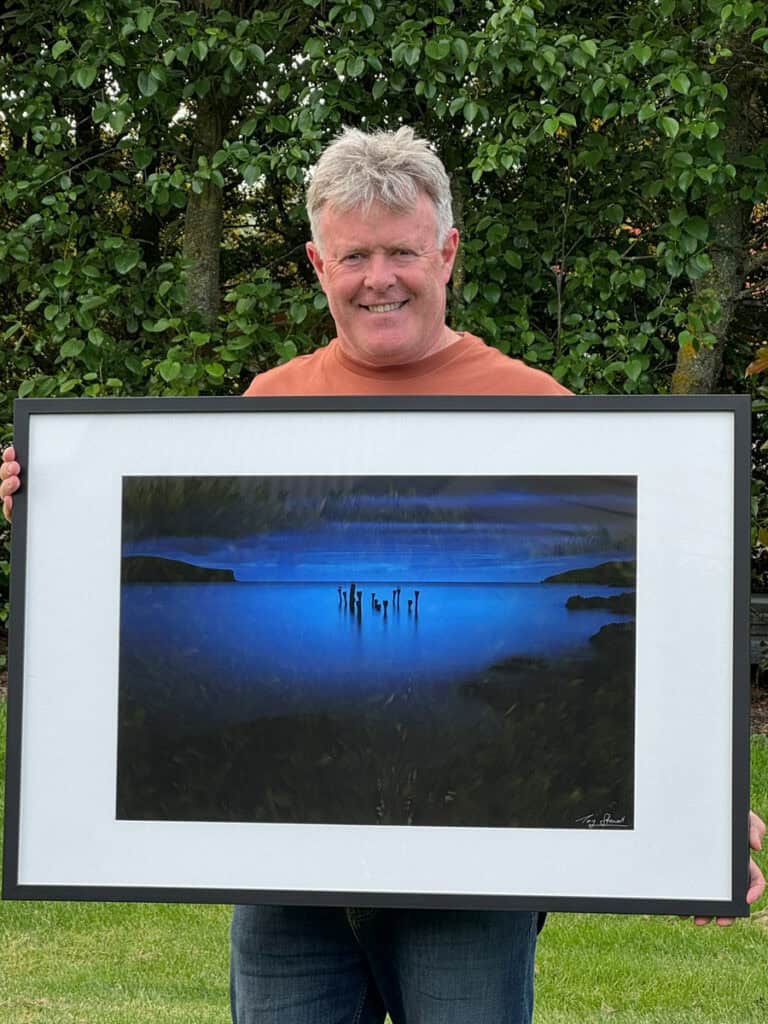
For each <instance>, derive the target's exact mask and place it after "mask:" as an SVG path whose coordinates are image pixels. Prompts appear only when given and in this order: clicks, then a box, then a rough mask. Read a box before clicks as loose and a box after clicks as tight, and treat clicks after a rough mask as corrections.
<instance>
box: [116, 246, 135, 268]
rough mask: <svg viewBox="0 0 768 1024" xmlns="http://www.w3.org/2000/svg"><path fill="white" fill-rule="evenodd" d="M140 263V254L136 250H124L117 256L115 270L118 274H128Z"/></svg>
mask: <svg viewBox="0 0 768 1024" xmlns="http://www.w3.org/2000/svg"><path fill="white" fill-rule="evenodd" d="M138 262H139V253H138V250H136V249H124V250H123V251H122V252H119V253H118V254H117V255H116V256H115V270H116V271H117V272H118V274H127V273H129V272H130V271H131V270H133V268H134V267H135V266H136V264H137V263H138Z"/></svg>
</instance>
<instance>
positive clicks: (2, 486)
mask: <svg viewBox="0 0 768 1024" xmlns="http://www.w3.org/2000/svg"><path fill="white" fill-rule="evenodd" d="M20 473H21V466H20V465H19V463H18V462H17V461H16V451H15V450H14V448H13V445H9V446H8V448H6V449H5V451H4V452H3V455H2V459H0V501H1V502H2V509H3V515H4V516H5V518H6V519H7V520H8V522H10V521H11V516H12V513H13V498H12V497H11V495H12V494H15V493H16V491H18V489H19V487H20V486H21V481H20V480H19V475H20Z"/></svg>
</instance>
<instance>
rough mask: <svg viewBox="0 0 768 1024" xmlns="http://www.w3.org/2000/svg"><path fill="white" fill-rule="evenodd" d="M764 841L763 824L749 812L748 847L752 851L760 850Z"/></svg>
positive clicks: (753, 813) (752, 812)
mask: <svg viewBox="0 0 768 1024" xmlns="http://www.w3.org/2000/svg"><path fill="white" fill-rule="evenodd" d="M763 839H765V822H764V821H762V819H760V818H758V816H757V815H756V814H755V812H754V811H750V812H749V845H750V847H751V849H753V850H762V848H763Z"/></svg>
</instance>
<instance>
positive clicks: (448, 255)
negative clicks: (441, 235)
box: [440, 228, 459, 284]
mask: <svg viewBox="0 0 768 1024" xmlns="http://www.w3.org/2000/svg"><path fill="white" fill-rule="evenodd" d="M458 248H459V232H458V231H457V230H456V228H451V230H450V231H449V232H448V234H447V235H446V236H445V241H444V242H443V247H442V249H441V250H440V252H441V255H442V257H443V266H444V268H445V283H446V284H447V283H448V282H449V281H450V279H451V274H452V273H453V264H454V262H455V260H456V253H457V251H458Z"/></svg>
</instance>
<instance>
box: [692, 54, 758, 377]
mask: <svg viewBox="0 0 768 1024" xmlns="http://www.w3.org/2000/svg"><path fill="white" fill-rule="evenodd" d="M734 49H736V47H734ZM727 82H728V100H727V104H726V126H725V129H724V131H723V133H722V136H721V138H722V140H723V142H724V144H725V158H726V160H728V161H729V162H730V163H733V162H735V161H738V160H739V158H741V157H744V156H747V155H749V154H751V153H753V152H754V146H755V143H756V140H757V139H758V138H759V137H760V135H761V134H762V131H761V129H762V118H761V116H760V112H759V109H758V104H757V102H756V100H757V97H756V92H755V89H756V83H755V81H754V80H753V78H752V76H751V74H750V72H749V70H748V67H747V64H746V62H742V61H739V59H738V57H735V58H734V62H733V66H732V68H731V72H730V74H729V75H728V76H727ZM751 213H752V204H751V203H743V202H738V201H737V200H736V199H735V198H734V199H733V201H732V202H731V203H729V204H728V205H726V204H725V203H723V202H722V201H721V202H720V203H719V204H718V207H717V209H716V210H714V211H712V212H711V213H710V215H709V228H710V244H709V255H710V258H711V260H712V269H711V270H710V271H709V272H708V273H707V274H705V275H704V276H703V277H701V278H699V279H698V280H696V281H695V282H694V284H693V293H694V296H701V295H702V293H704V292H705V291H711V293H713V294H714V297H715V298H716V300H717V302H718V303H719V306H720V313H719V316H718V317H717V319H716V320H714V321H711V322H709V323H708V324H707V325H706V327H707V329H708V330H709V331H710V332H711V333H712V334H713V335H714V336H715V338H716V339H717V340H716V342H715V343H714V345H711V346H704V345H701V346H699V348H698V349H696V348H694V346H693V345H681V347H680V349H679V350H678V353H677V362H676V365H675V370H674V373H673V374H672V393H673V394H677V395H697V394H707V393H709V392H712V391H714V390H715V388H716V386H717V381H718V378H719V376H720V370H721V368H722V365H723V352H724V349H725V346H726V342H727V339H728V335H729V332H730V329H731V325H732V322H733V318H734V313H735V309H736V302H737V299H738V296H739V294H740V292H741V291H742V288H743V283H744V282H743V279H744V260H745V256H746V253H747V248H748V244H749V238H750V216H751Z"/></svg>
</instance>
